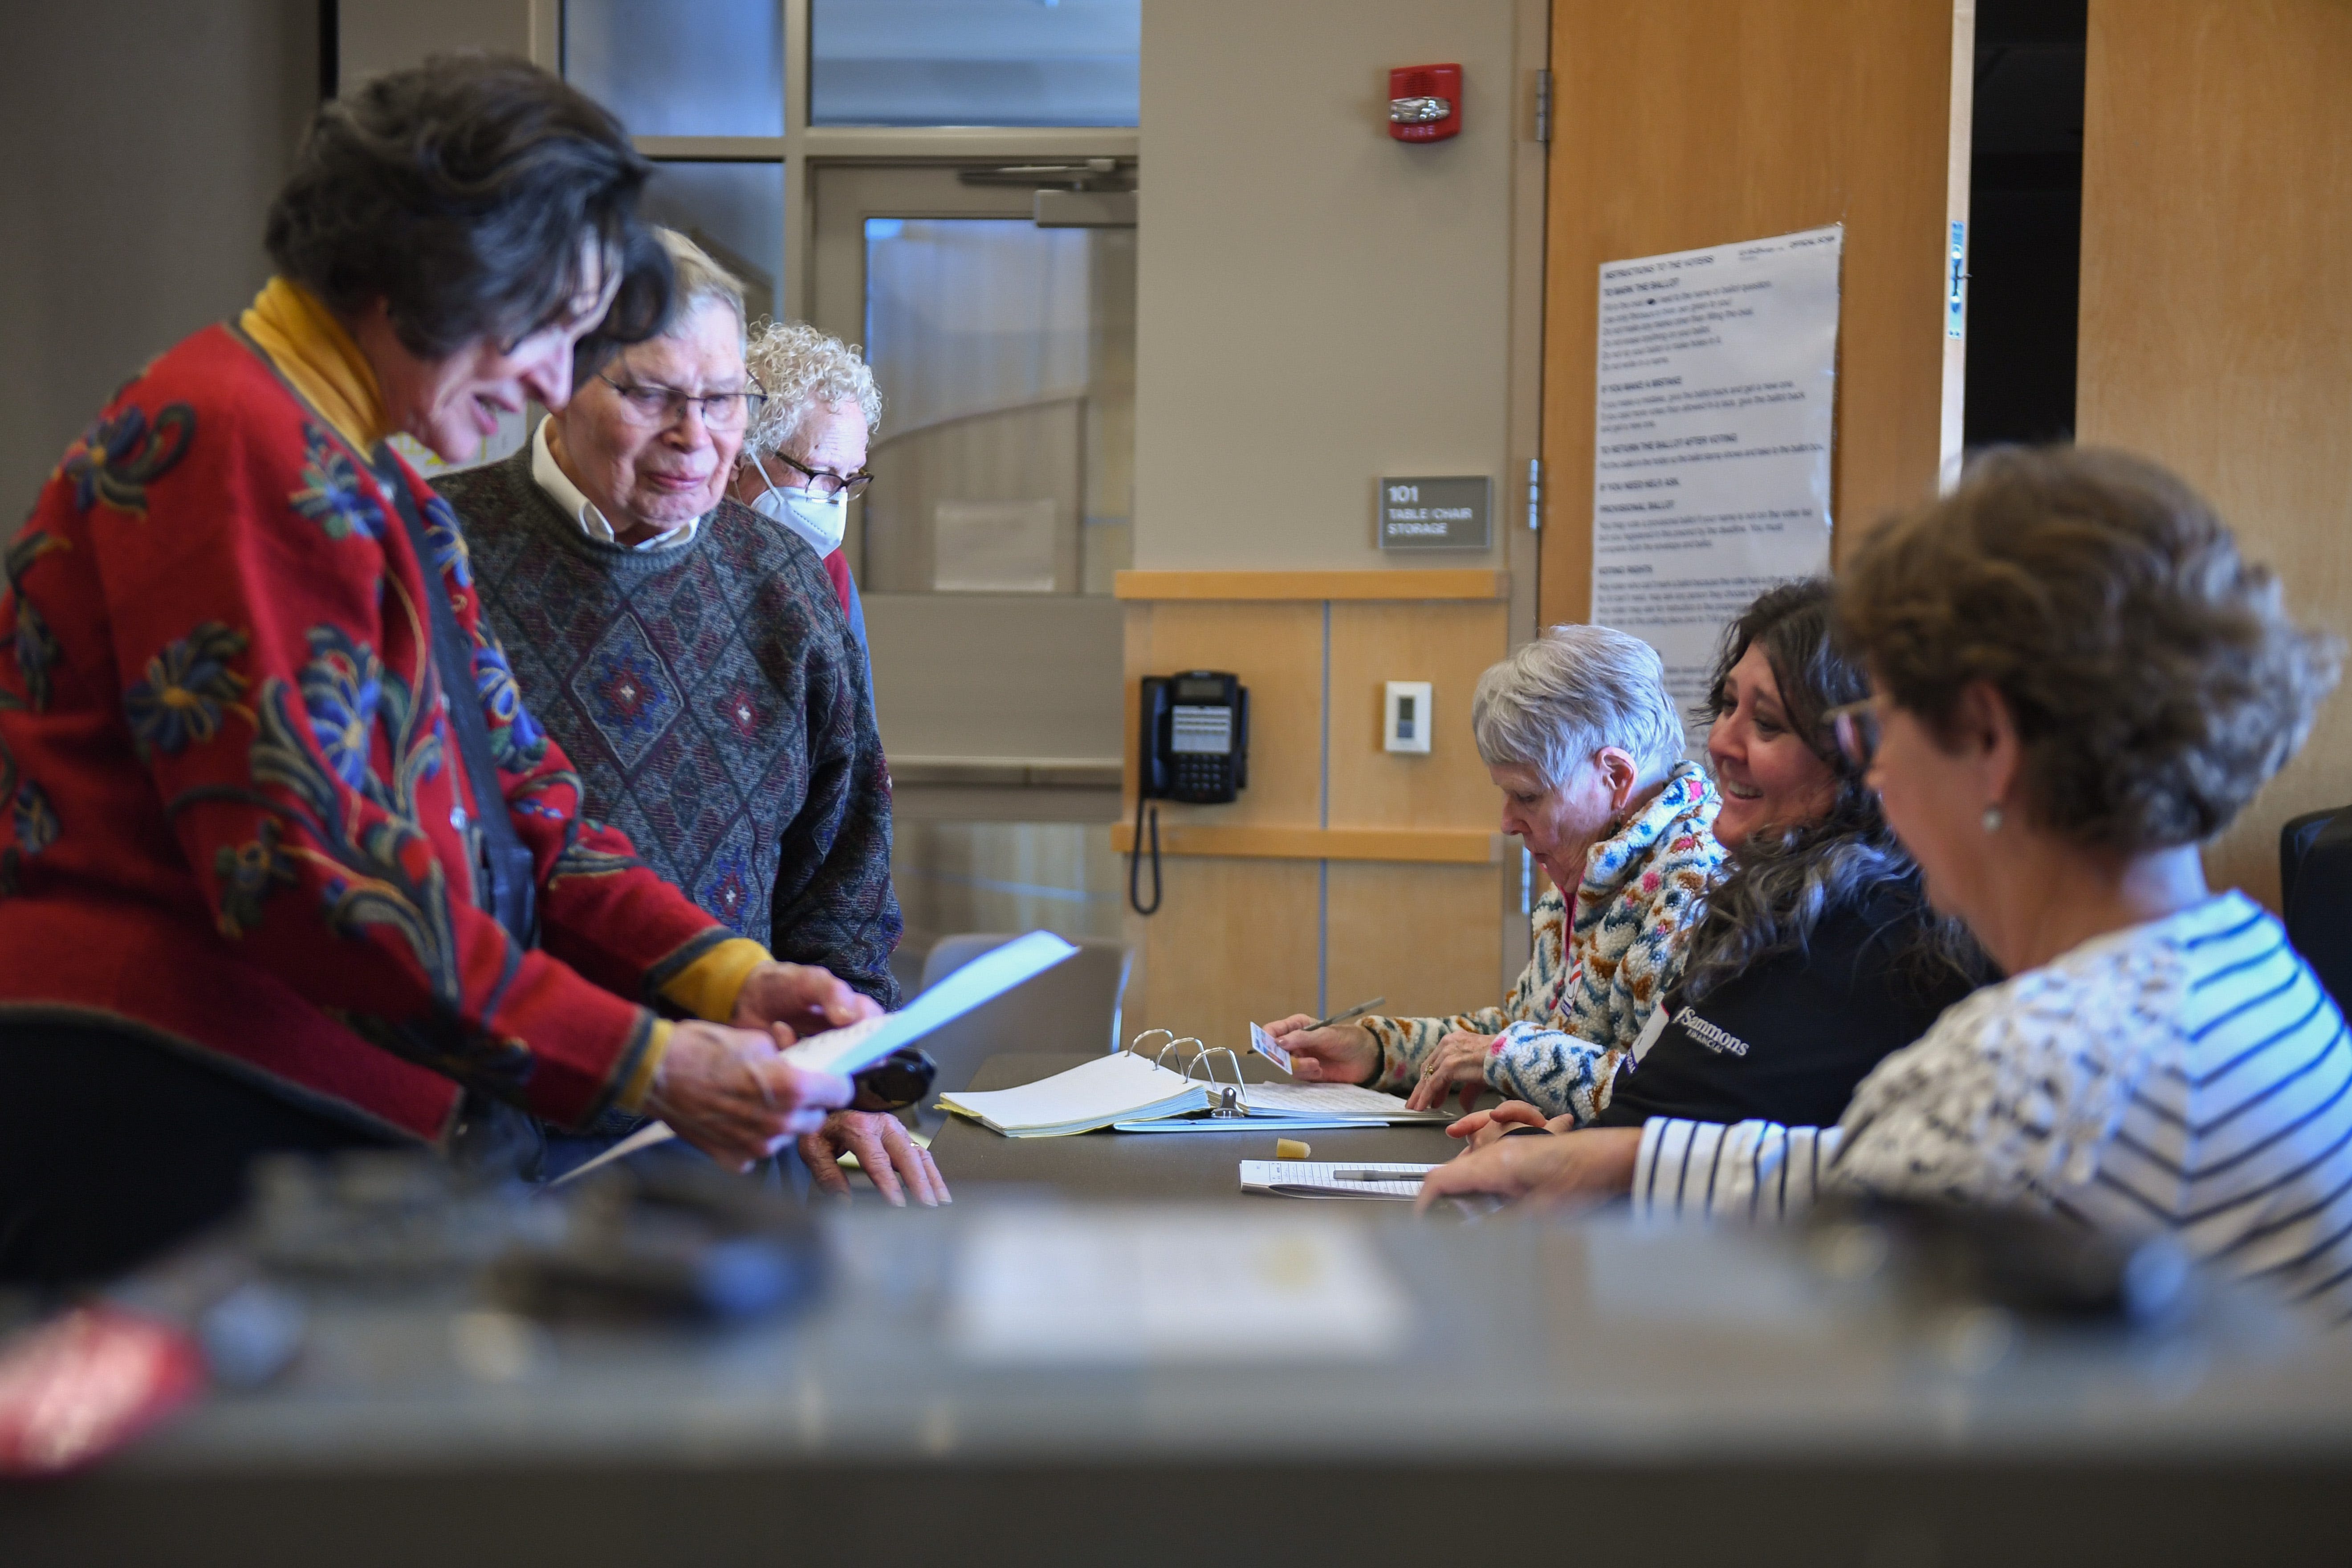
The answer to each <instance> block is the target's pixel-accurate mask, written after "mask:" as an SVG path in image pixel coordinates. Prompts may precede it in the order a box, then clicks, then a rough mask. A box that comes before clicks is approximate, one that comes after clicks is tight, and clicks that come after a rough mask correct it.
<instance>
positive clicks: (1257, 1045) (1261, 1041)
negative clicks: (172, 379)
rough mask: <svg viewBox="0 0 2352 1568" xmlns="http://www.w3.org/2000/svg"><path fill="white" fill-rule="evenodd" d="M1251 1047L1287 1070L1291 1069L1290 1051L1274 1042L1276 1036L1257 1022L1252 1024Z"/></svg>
mask: <svg viewBox="0 0 2352 1568" xmlns="http://www.w3.org/2000/svg"><path fill="white" fill-rule="evenodd" d="M1250 1049H1252V1050H1254V1051H1255V1052H1256V1053H1257V1054H1258V1055H1260V1056H1262V1057H1264V1058H1265V1059H1266V1060H1268V1061H1270V1062H1272V1063H1273V1064H1274V1065H1275V1066H1276V1067H1278V1068H1281V1069H1282V1070H1283V1071H1285V1072H1289V1071H1290V1070H1291V1067H1290V1053H1289V1052H1288V1051H1286V1050H1284V1049H1283V1048H1282V1047H1280V1046H1277V1045H1276V1044H1275V1043H1274V1037H1273V1036H1272V1035H1269V1034H1267V1033H1266V1032H1265V1030H1264V1029H1262V1028H1260V1027H1258V1026H1256V1025H1255V1024H1252V1025H1251V1026H1250Z"/></svg>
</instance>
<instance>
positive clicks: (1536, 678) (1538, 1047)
mask: <svg viewBox="0 0 2352 1568" xmlns="http://www.w3.org/2000/svg"><path fill="white" fill-rule="evenodd" d="M1471 729H1472V731H1473V732H1474V733H1475V736H1476V738H1477V742H1478V755H1479V758H1480V760H1481V761H1483V762H1484V763H1486V772H1487V774H1488V776H1489V777H1491V778H1492V779H1493V780H1494V782H1495V787H1496V788H1497V789H1499V790H1501V791H1502V792H1503V821H1502V826H1503V831H1504V832H1506V833H1511V834H1517V836H1518V837H1519V839H1520V841H1521V842H1522V843H1523V844H1525V845H1526V846H1527V848H1528V853H1530V854H1531V855H1533V856H1534V857H1535V859H1536V863H1537V864H1538V865H1539V866H1541V867H1542V868H1543V869H1544V874H1545V876H1547V877H1549V879H1551V883H1552V890H1551V891H1549V892H1548V893H1546V894H1545V895H1544V897H1543V900H1542V901H1541V902H1539V903H1538V905H1537V906H1536V910H1535V953H1534V956H1533V957H1532V958H1530V959H1529V960H1528V966H1527V969H1526V970H1525V971H1524V972H1523V973H1521V974H1520V975H1519V980H1518V984H1517V985H1515V986H1513V987H1512V989H1511V994H1510V995H1509V996H1507V997H1506V998H1505V999H1504V1002H1503V1005H1501V1006H1498V1007H1482V1008H1479V1009H1477V1010H1475V1011H1474V1012H1469V1013H1463V1014H1457V1015H1455V1016H1452V1017H1444V1018H1380V1017H1373V1018H1366V1019H1363V1020H1362V1021H1361V1022H1360V1023H1354V1024H1342V1025H1337V1026H1328V1027H1325V1028H1321V1029H1311V1028H1309V1027H1308V1026H1309V1025H1310V1024H1312V1023H1313V1022H1314V1020H1313V1019H1312V1018H1310V1017H1308V1016H1306V1015H1304V1014H1299V1015H1297V1016H1292V1017H1288V1018H1284V1019H1282V1020H1280V1021H1279V1022H1276V1023H1274V1024H1270V1025H1268V1026H1266V1027H1267V1030H1268V1032H1269V1033H1271V1034H1272V1035H1274V1036H1275V1037H1276V1039H1277V1040H1278V1041H1279V1042H1280V1043H1281V1044H1282V1046H1283V1047H1285V1048H1286V1049H1287V1050H1288V1051H1289V1052H1290V1054H1291V1058H1292V1059H1293V1061H1294V1063H1295V1064H1296V1070H1297V1077H1298V1078H1300V1079H1305V1080H1307V1081H1309V1082H1314V1081H1331V1082H1341V1083H1367V1084H1370V1085H1373V1086H1375V1087H1378V1088H1381V1089H1391V1090H1393V1091H1396V1092H1404V1091H1406V1090H1408V1089H1409V1090H1410V1091H1411V1098H1412V1105H1413V1106H1414V1107H1415V1108H1416V1109H1430V1108H1433V1107H1436V1106H1438V1105H1441V1104H1443V1103H1444V1100H1446V1099H1447V1098H1448V1097H1449V1096H1450V1095H1454V1094H1456V1093H1458V1094H1459V1095H1460V1097H1461V1100H1462V1104H1463V1107H1464V1108H1465V1110H1466V1109H1467V1108H1468V1107H1469V1105H1470V1104H1471V1102H1472V1101H1474V1100H1476V1099H1477V1097H1478V1095H1479V1093H1480V1091H1482V1090H1484V1089H1495V1090H1496V1091H1497V1092H1498V1093H1500V1094H1502V1095H1503V1096H1504V1097H1506V1098H1507V1099H1515V1100H1525V1101H1528V1103H1530V1104H1533V1105H1536V1106H1538V1107H1541V1108H1542V1109H1543V1110H1544V1111H1545V1113H1546V1114H1547V1115H1549V1116H1568V1117H1573V1118H1574V1119H1575V1121H1576V1122H1577V1123H1578V1124H1582V1123H1584V1122H1587V1121H1591V1119H1592V1118H1593V1116H1594V1115H1595V1114H1597V1113H1598V1111H1599V1110H1600V1108H1601V1105H1603V1104H1604V1103H1606V1100H1607V1098H1608V1097H1607V1089H1608V1085H1609V1081H1610V1079H1611V1077H1612V1074H1613V1073H1614V1072H1615V1070H1616V1067H1617V1063H1618V1062H1619V1061H1620V1060H1621V1059H1622V1058H1623V1057H1624V1055H1625V1053H1626V1052H1627V1051H1629V1050H1630V1049H1632V1048H1633V1044H1634V1041H1635V1040H1636V1039H1637V1038H1638V1037H1640V1035H1641V1033H1642V1031H1643V1027H1644V1026H1646V1025H1647V1024H1648V1023H1649V1020H1650V1013H1651V1010H1652V1009H1653V1008H1654V1006H1655V1005H1656V1004H1657V1001H1658V998H1659V997H1660V996H1661V995H1662V994H1664V991H1665V989H1666V985H1667V983H1668V982H1669V980H1670V979H1671V978H1672V974H1673V971H1674V969H1675V964H1676V963H1677V961H1678V959H1679V956H1680V952H1681V948H1682V942H1683V937H1684V934H1685V931H1687V930H1688V928H1689V925H1690V923H1691V921H1693V920H1694V919H1696V915H1697V913H1698V910H1699V907H1700V905H1701V903H1702V902H1703V900H1705V898H1706V892H1707V889H1708V888H1709V887H1710V886H1711V885H1712V884H1713V883H1714V881H1715V879H1716V878H1717V875H1718V872H1719V868H1720V867H1721V865H1722V861H1723V850H1722V848H1721V847H1720V846H1718V845H1717V843H1716V840H1715V836H1714V833H1713V832H1712V831H1711V829H1712V826H1713V824H1714V822H1715V816H1716V812H1717V807H1718V805H1719V804H1720V803H1719V802H1718V800H1717V796H1716V793H1715V787H1714V785H1713V784H1710V783H1709V782H1708V780H1707V776H1706V773H1705V772H1703V771H1702V770H1701V769H1700V768H1699V767H1698V765H1697V764H1696V763H1691V762H1687V761H1685V760H1684V758H1683V748H1684V743H1685V742H1684V736H1683V724H1682V719H1681V717H1680V715H1678V714H1677V713H1676V712H1675V704H1674V699H1673V697H1672V696H1670V695H1669V694H1668V693H1667V691H1666V687H1665V668H1664V665H1663V664H1662V663H1661V662H1660V660H1659V658H1658V656H1657V654H1656V653H1655V652H1654V650H1653V649H1652V648H1651V647H1649V645H1648V644H1646V643H1644V642H1643V641H1642V640H1641V639H1639V638H1638V637H1631V636H1628V635H1627V634H1626V633H1623V632H1621V631H1615V630H1612V629H1611V628H1610V627H1607V626H1553V627H1551V628H1550V629H1549V630H1548V631H1546V632H1545V633H1544V634H1543V635H1542V636H1541V637H1538V638H1536V639H1535V640H1534V641H1533V642H1530V643H1528V644H1527V645H1526V646H1524V647H1520V648H1519V649H1518V650H1517V651H1516V652H1515V653H1513V654H1512V655H1511V656H1510V657H1509V658H1506V659H1504V660H1503V661H1502V662H1501V663H1499V664H1497V665H1496V666H1495V667H1494V668H1490V669H1489V670H1487V671H1486V674H1485V675H1484V676H1482V677H1480V678H1479V681H1478V689H1477V694H1476V696H1475V698H1474V699H1473V700H1472V703H1471ZM1567 889H1573V896H1574V908H1573V911H1572V912H1571V910H1570V902H1569V896H1568V894H1567V892H1566V890H1567Z"/></svg>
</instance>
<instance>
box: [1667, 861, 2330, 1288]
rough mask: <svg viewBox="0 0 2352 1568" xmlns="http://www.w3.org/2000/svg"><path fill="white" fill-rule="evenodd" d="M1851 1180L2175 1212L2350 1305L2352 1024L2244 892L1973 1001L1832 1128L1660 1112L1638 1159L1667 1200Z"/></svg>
mask: <svg viewBox="0 0 2352 1568" xmlns="http://www.w3.org/2000/svg"><path fill="white" fill-rule="evenodd" d="M1836 1189H1845V1190H1863V1191H1869V1192H1877V1193H1884V1194H1890V1195H1897V1196H1909V1197H1949V1198H1958V1199H1960V1200H1963V1201H1970V1202H1983V1203H2015V1202H2026V1203H2033V1204H2040V1205H2047V1206H2049V1207H2052V1208H2055V1209H2057V1210H2058V1211H2060V1212H2061V1213H2064V1214H2068V1215H2074V1216H2075V1217H2077V1218H2079V1219H2082V1220H2084V1222H2086V1223H2088V1224H2092V1225H2097V1226H2115V1227H2118V1228H2123V1229H2128V1230H2141V1231H2145V1230H2149V1229H2158V1228H2161V1229H2166V1230H2169V1231H2171V1232H2173V1233H2175V1234H2176V1235H2178V1236H2179V1237H2180V1239H2181V1241H2182V1242H2183V1244H2184V1245H2186V1246H2187V1247H2189V1249H2190V1250H2191V1251H2192V1252H2193V1253H2195V1254H2196V1255H2197V1256H2199V1257H2200V1258H2211V1259H2214V1260H2216V1261H2218V1262H2219V1263H2220V1264H2221V1266H2223V1267H2225V1268H2229V1269H2230V1270H2231V1271H2232V1272H2234V1273H2238V1274H2243V1275H2254V1276H2265V1277H2269V1278H2271V1279H2273V1280H2275V1281H2276V1282H2277V1283H2278V1284H2279V1285H2280V1286H2282V1287H2283V1288H2284V1289H2286V1290H2287V1291H2288V1292H2289V1293H2290V1294H2291V1295H2292V1296H2294V1297H2295V1298H2297V1299H2299V1300H2305V1301H2307V1302H2309V1303H2310V1304H2311V1305H2312V1306H2314V1307H2315V1308H2316V1309H2318V1310H2321V1311H2322V1312H2324V1313H2325V1314H2326V1316H2328V1317H2329V1318H2332V1319H2342V1318H2345V1317H2347V1316H2352V1037H2347V1033H2346V1030H2345V1026H2344V1020H2343V1017H2342V1016H2341V1015H2339V1014H2338V1013H2337V1011H2336V1005H2335V1003H2333V1002H2331V1001H2330V1000H2329V999H2328V997H2327V994H2326V991H2324V990H2323V989H2321V987H2320V984H2319V982H2318V980H2317V979H2316V977H2315V976H2314V975H2313V974H2312V973H2311V970H2310V967H2309V966H2308V965H2306V964H2305V963H2304V962H2303V960H2302V959H2301V958H2300V957H2298V956H2297V955H2296V953H2295V952H2294V949H2293V948H2291V947H2289V946H2288V945H2287V941H2286V932H2285V931H2283V930H2281V929H2280V927H2279V923H2278V921H2275V920H2273V919H2272V918H2271V917H2270V915H2268V914H2267V913H2265V912H2264V911H2263V910H2261V909H2259V908H2257V907H2256V906H2255V905H2254V904H2252V902H2250V901H2248V900H2246V898H2245V897H2244V896H2243V895H2242V894H2238V893H2224V894H2221V895H2219V896H2218V897H2214V898H2210V899H2208V900H2205V901H2204V902H2202V903H2200V904H2198V905H2196V906H2195V907H2193V908H2191V909H2188V910H2182V911H2180V912H2179V914H2175V915H2170V916H2168V917H2167V918H2165V919H2163V920H2160V921H2149V922H2148V923H2147V924H2145V925H2138V926H2133V927H2131V928H2129V929H2128V930H2125V931H2116V932H2112V933H2110V934H2109V935H2106V936H2103V937H2099V938H2097V939H2095V940H2094V941H2091V942H2084V944H2083V945H2082V946H2080V947H2077V948H2075V949H2074V950H2073V951H2072V952H2067V953H2064V954H2063V955H2062V956H2060V957H2059V958H2057V959H2054V960H2053V961H2052V962H2051V963H2048V964H2046V965H2044V966H2043V967H2042V968H2040V969H2035V970H2032V971H2029V972H2028V973H2023V974H2021V975H2018V976H2016V977H2015V978H2014V979H2011V980H2009V981H2007V982H2005V983H2003V984H2000V985H1995V986H1990V987H1988V988H1987V989H1985V990H1982V991H1979V992H1978V993H1976V994H1974V995H1972V996H1970V997H1969V998H1968V999H1967V1000H1965V1001H1963V1002H1960V1003H1958V1004H1957V1005H1954V1006H1953V1007H1952V1008H1951V1009H1950V1010H1949V1011H1948V1012H1947V1013H1946V1014H1945V1015H1944V1016H1942V1017H1941V1018H1939V1019H1937V1022H1936V1026H1935V1027H1934V1028H1932V1029H1930V1030H1929V1031H1928V1032H1927V1035H1926V1036H1925V1037H1922V1038H1921V1039H1920V1040H1919V1041H1918V1043H1916V1045H1912V1046H1909V1047H1905V1048H1904V1049H1903V1050H1900V1051H1897V1052H1895V1054H1894V1055H1893V1056H1890V1057H1888V1058H1886V1059H1885V1061H1884V1062H1881V1063H1880V1064H1879V1065H1878V1067H1877V1068H1875V1069H1874V1071H1873V1072H1872V1073H1871V1074H1870V1076H1869V1077H1868V1078H1866V1079H1864V1080H1863V1081H1862V1084H1861V1086H1860V1087H1859V1088H1858V1089H1855V1090H1854V1097H1853V1104H1852V1105H1851V1106H1849V1107H1848V1108H1847V1110H1846V1113H1845V1116H1844V1119H1843V1121H1841V1122H1840V1123H1839V1124H1838V1125H1837V1126H1835V1127H1827V1128H1822V1127H1782V1126H1780V1125H1778V1124H1776V1123H1772V1122H1764V1121H1743V1122H1739V1123H1738V1124H1737V1125H1733V1126H1721V1125H1716V1124H1712V1123H1706V1122H1694V1121H1678V1120H1670V1119H1659V1120H1653V1121H1650V1122H1648V1123H1647V1124H1645V1125H1644V1126H1643V1130H1642V1148H1641V1154H1640V1157H1639V1161H1638V1163H1636V1165H1635V1166H1634V1172H1633V1204H1634V1207H1635V1209H1636V1210H1637V1212H1643V1213H1648V1214H1654V1215H1708V1216H1711V1217H1717V1218H1756V1219H1771V1218H1779V1217H1780V1216H1781V1215H1786V1214H1790V1213H1793V1212H1795V1211H1797V1210H1799V1209H1801V1208H1802V1207H1803V1206H1804V1205H1807V1204H1809V1203H1810V1202H1811V1199H1812V1195H1813V1194H1814V1192H1815V1191H1816V1190H1836Z"/></svg>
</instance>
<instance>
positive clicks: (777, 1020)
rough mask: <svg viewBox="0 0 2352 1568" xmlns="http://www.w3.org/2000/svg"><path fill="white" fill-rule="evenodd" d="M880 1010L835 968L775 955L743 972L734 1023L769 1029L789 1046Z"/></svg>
mask: <svg viewBox="0 0 2352 1568" xmlns="http://www.w3.org/2000/svg"><path fill="white" fill-rule="evenodd" d="M881 1011H882V1005H881V1004H880V1003H879V1002H877V1001H876V1000H874V998H873V997H871V996H867V995H865V994H862V993H860V992H856V991H852V990H851V989H850V988H849V984H848V982H846V981H845V980H843V979H841V978H840V977H839V976H837V975H835V973H833V972H832V971H831V970H828V969H820V968H819V967H817V966H816V965H815V964H814V963H777V962H775V961H774V960H770V961H769V962H768V963H763V964H761V965H760V966H759V967H758V968H757V969H754V970H753V971H751V973H749V974H747V975H745V976H744V977H743V989H742V990H741V991H740V992H738V993H736V996H735V1016H734V1018H733V1020H732V1022H733V1023H734V1025H735V1026H736V1027H737V1028H739V1029H765V1030H768V1031H770V1032H771V1033H773V1034H774V1035H775V1037H776V1043H777V1044H778V1045H780V1046H789V1045H791V1044H792V1043H793V1041H794V1040H799V1039H805V1038H806V1037H809V1036H811V1035H821V1034H823V1033H824V1032H825V1031H826V1030H827V1029H838V1028H840V1027H842V1026H844V1025H846V1024H855V1023H856V1022H857V1021H858V1020H859V1019H861V1018H871V1017H873V1016H876V1015H877V1014H878V1013H880V1012H881Z"/></svg>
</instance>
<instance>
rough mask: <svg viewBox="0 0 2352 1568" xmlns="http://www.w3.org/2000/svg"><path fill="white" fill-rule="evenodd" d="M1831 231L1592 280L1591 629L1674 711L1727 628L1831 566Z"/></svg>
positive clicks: (1649, 262)
mask: <svg viewBox="0 0 2352 1568" xmlns="http://www.w3.org/2000/svg"><path fill="white" fill-rule="evenodd" d="M1844 234H1845V231H1844V228H1843V226H1839V225H1832V226H1830V227H1828V228H1817V229H1809V230H1807V231H1806V232H1805V233H1803V234H1789V235H1782V236H1780V237H1779V238H1777V239H1759V240H1749V241H1746V242H1743V243H1739V244H1734V245H1718V246H1713V247H1708V248H1707V249H1705V250H1685V251H1682V252H1680V253H1678V254H1675V255H1673V256H1647V257H1641V258H1635V259H1633V260H1628V261H1611V262H1604V263H1603V264H1602V265H1601V353H1600V366H1599V396H1598V397H1597V398H1596V399H1595V401H1594V408H1595V420H1594V424H1595V441H1594V447H1593V464H1592V618H1593V620H1594V621H1596V622H1597V623H1599V624H1600V625H1601V626H1614V627H1616V628H1617V629H1619V630H1620V631H1627V632H1632V633H1633V635H1634V636H1636V637H1641V638H1642V639H1643V641H1645V642H1647V643H1648V644H1649V645H1650V646H1651V647H1654V648H1656V649H1657V650H1658V655H1659V657H1660V658H1663V659H1664V660H1665V665H1666V685H1667V688H1668V689H1670V690H1671V691H1673V693H1674V695H1675V700H1676V701H1677V702H1680V703H1681V704H1683V705H1684V706H1685V709H1687V708H1689V707H1691V706H1693V705H1696V703H1697V702H1698V701H1699V700H1701V699H1703V698H1704V697H1705V696H1706V678H1707V675H1708V672H1709V671H1710V669H1711V668H1712V667H1713V665H1714V661H1715V657H1716V651H1717V644H1718V642H1719V640H1720V639H1721V637H1722V635H1723V628H1724V626H1725V625H1726V624H1727V623H1728V622H1730V621H1732V620H1734V619H1736V618H1737V617H1738V615H1739V613H1740V612H1741V611H1742V610H1744V609H1746V608H1747V607H1748V603H1749V601H1751V600H1753V599H1754V598H1755V597H1756V595H1758V594H1759V593H1760V592H1762V591H1763V590H1764V589H1765V588H1766V587H1768V586H1769V585H1770V584H1774V583H1780V582H1785V581H1787V580H1788V579H1789V578H1791V577H1802V576H1808V575H1811V574H1815V573H1819V572H1824V571H1826V570H1828V568H1829V563H1830V434H1831V417H1832V413H1833V412H1834V408H1835V397H1834V393H1835V390H1836V378H1837V330H1838V254H1839V251H1840V249H1841V247H1842V245H1843V239H1844Z"/></svg>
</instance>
